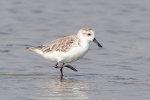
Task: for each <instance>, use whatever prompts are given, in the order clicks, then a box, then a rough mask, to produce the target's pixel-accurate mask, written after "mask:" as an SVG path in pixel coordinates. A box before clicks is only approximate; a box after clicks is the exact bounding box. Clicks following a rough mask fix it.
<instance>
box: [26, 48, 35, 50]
mask: <svg viewBox="0 0 150 100" xmlns="http://www.w3.org/2000/svg"><path fill="white" fill-rule="evenodd" d="M26 50H27V51H35V48H34V47H27V48H26Z"/></svg>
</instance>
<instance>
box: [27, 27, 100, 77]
mask: <svg viewBox="0 0 150 100" xmlns="http://www.w3.org/2000/svg"><path fill="white" fill-rule="evenodd" d="M91 41H93V42H95V43H96V44H97V45H98V46H99V47H101V48H102V45H101V44H100V43H99V42H98V41H97V40H96V39H95V36H94V31H93V30H92V29H91V28H88V27H85V28H82V29H80V30H79V31H78V33H77V34H74V35H70V36H65V37H62V38H59V39H56V40H54V41H52V42H50V43H46V44H43V45H40V46H37V47H29V48H27V49H28V50H30V51H33V52H35V53H37V54H40V55H41V56H43V57H45V58H47V59H50V60H51V61H54V62H57V63H56V65H55V68H60V72H61V78H63V67H67V68H70V69H72V70H73V71H77V70H76V69H75V68H74V67H72V66H71V65H66V64H67V63H70V62H73V61H76V60H78V59H79V58H81V57H83V56H84V55H85V54H86V53H87V51H88V50H89V46H90V42H91ZM58 63H62V65H61V66H60V67H59V66H58Z"/></svg>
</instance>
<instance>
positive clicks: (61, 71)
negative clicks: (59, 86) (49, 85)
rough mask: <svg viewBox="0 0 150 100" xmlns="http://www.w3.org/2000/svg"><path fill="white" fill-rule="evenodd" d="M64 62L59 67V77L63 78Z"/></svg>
mask: <svg viewBox="0 0 150 100" xmlns="http://www.w3.org/2000/svg"><path fill="white" fill-rule="evenodd" d="M64 64H65V63H63V64H62V66H61V68H60V73H61V75H60V77H61V79H63V76H64V74H63V67H64Z"/></svg>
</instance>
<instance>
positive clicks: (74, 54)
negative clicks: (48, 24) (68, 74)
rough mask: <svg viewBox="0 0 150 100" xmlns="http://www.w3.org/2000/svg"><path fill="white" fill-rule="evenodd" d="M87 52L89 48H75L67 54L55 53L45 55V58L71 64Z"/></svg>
mask: <svg viewBox="0 0 150 100" xmlns="http://www.w3.org/2000/svg"><path fill="white" fill-rule="evenodd" d="M87 51H88V48H82V47H74V48H72V49H70V50H69V51H67V52H59V51H55V52H51V53H46V54H43V56H44V57H45V58H47V59H50V60H51V61H56V62H62V63H69V62H72V61H76V60H78V59H79V58H81V57H83V56H84V55H85V53H86V52H87Z"/></svg>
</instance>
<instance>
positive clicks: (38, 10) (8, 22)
mask: <svg viewBox="0 0 150 100" xmlns="http://www.w3.org/2000/svg"><path fill="white" fill-rule="evenodd" d="M149 5H150V1H149V0H0V99H2V100H133V99H135V100H149V98H150V95H149V94H150V73H149V72H150V53H149V51H150V6H149ZM84 25H88V26H91V27H92V28H93V29H94V30H95V35H96V38H97V40H99V41H100V43H101V44H102V45H103V47H104V48H103V49H100V48H98V47H97V45H95V44H93V43H91V48H90V51H89V52H88V53H87V55H86V56H85V57H84V58H83V59H81V60H79V61H77V62H74V63H72V65H73V66H75V67H76V69H78V72H77V73H76V72H73V71H71V70H69V69H65V70H64V73H65V79H64V80H63V81H62V82H61V81H60V79H59V74H60V73H59V70H56V69H55V68H53V67H52V66H53V64H54V63H52V62H50V61H48V60H45V59H44V58H42V57H40V56H39V55H37V54H34V53H31V52H28V51H26V50H25V48H26V47H28V46H37V45H41V44H43V43H44V42H48V41H52V40H54V39H56V38H59V37H62V36H65V35H71V34H74V33H77V31H78V30H79V29H80V28H82V27H83V26H84Z"/></svg>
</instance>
